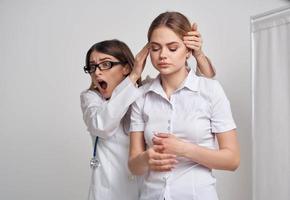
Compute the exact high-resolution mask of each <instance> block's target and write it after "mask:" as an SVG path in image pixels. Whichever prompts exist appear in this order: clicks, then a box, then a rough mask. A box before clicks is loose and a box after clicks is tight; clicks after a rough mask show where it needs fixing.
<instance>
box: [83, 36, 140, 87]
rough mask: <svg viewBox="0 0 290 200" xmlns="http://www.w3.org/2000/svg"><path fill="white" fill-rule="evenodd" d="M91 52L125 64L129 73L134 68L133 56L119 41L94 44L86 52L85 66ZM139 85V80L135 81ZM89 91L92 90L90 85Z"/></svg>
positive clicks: (88, 62) (87, 63) (88, 61)
mask: <svg viewBox="0 0 290 200" xmlns="http://www.w3.org/2000/svg"><path fill="white" fill-rule="evenodd" d="M93 51H97V52H100V53H104V54H108V55H111V56H114V57H115V58H116V59H117V60H119V61H120V62H126V63H127V64H128V66H129V68H130V71H131V70H132V69H133V67H134V56H133V54H132V52H131V50H130V49H129V47H128V46H127V45H126V44H125V43H124V42H122V41H120V40H116V39H113V40H104V41H101V42H98V43H96V44H94V45H93V46H92V47H91V48H90V49H89V50H88V52H87V55H86V66H88V65H89V64H90V56H91V53H92V52H93ZM140 83H141V79H139V80H138V81H137V84H138V85H140ZM90 89H93V87H92V85H91V87H90Z"/></svg>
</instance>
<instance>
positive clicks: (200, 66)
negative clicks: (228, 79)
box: [183, 23, 216, 78]
mask: <svg viewBox="0 0 290 200" xmlns="http://www.w3.org/2000/svg"><path fill="white" fill-rule="evenodd" d="M183 41H184V44H185V45H186V46H187V47H188V48H189V49H191V50H192V55H193V56H194V58H195V59H196V63H197V69H196V73H197V74H198V75H203V76H205V77H207V78H213V77H214V76H215V74H216V72H215V69H214V67H213V66H212V64H211V62H210V60H209V58H208V57H207V56H206V55H205V54H204V52H203V51H202V43H203V41H202V37H201V34H200V32H199V31H198V30H197V24H196V23H194V24H193V25H192V30H191V31H189V32H188V33H187V34H186V35H185V36H184V37H183Z"/></svg>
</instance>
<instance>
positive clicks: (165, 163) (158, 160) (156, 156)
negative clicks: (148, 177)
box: [146, 148, 177, 172]
mask: <svg viewBox="0 0 290 200" xmlns="http://www.w3.org/2000/svg"><path fill="white" fill-rule="evenodd" d="M146 153H147V160H148V166H149V170H152V171H159V172H164V171H170V170H172V169H173V168H174V165H176V164H177V160H176V156H175V155H172V154H165V153H158V152H156V151H155V150H154V148H149V149H148V150H147V151H146Z"/></svg>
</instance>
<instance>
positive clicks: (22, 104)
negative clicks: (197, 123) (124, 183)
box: [0, 0, 289, 200]
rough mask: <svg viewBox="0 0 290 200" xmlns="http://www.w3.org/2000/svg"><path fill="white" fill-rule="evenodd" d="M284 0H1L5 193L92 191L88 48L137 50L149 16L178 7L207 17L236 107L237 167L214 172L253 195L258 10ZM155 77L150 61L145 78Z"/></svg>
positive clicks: (237, 192)
mask: <svg viewBox="0 0 290 200" xmlns="http://www.w3.org/2000/svg"><path fill="white" fill-rule="evenodd" d="M288 4H289V3H288V2H287V1H283V0H263V1H261V0H244V1H230V0H220V1H209V0H206V1H205V0H203V1H202V0H196V1H189V0H184V1H180V0H169V1H162V0H147V1H133V0H123V1H112V0H106V1H93V0H87V1H69V0H63V1H45V0H41V1H36V0H35V1H33V0H28V1H8V0H0V65H1V66H0V98H1V99H0V101H1V103H0V134H1V135H0V136H1V139H0V199H13V200H14V199H29V200H36V199H37V200H38V199H42V200H46V199H47V200H48V199H49V200H51V199H71V200H79V199H85V198H86V197H87V191H88V186H89V182H90V169H89V166H88V162H89V159H90V156H91V154H92V153H91V152H92V145H91V140H90V137H89V134H88V133H87V132H86V129H85V126H84V124H83V121H82V116H81V110H80V107H79V93H80V92H81V91H82V90H84V89H85V88H87V87H88V85H89V77H88V76H87V75H85V74H84V73H83V72H82V67H81V66H82V65H84V57H85V53H86V51H87V49H88V48H89V47H90V46H91V45H92V44H93V43H95V42H98V41H100V40H104V39H113V38H118V39H120V40H123V41H125V42H126V43H127V44H128V45H129V46H130V47H131V49H132V51H133V52H134V54H136V53H137V52H138V51H139V49H141V48H142V46H143V45H144V44H145V43H146V33H147V29H148V27H149V24H150V22H151V21H152V20H153V19H154V18H155V17H156V16H157V15H158V14H159V13H161V12H164V11H167V10H175V11H180V12H182V13H184V14H185V15H186V16H187V17H188V18H190V19H191V21H195V22H197V23H198V24H199V28H200V32H201V33H202V35H203V38H204V51H205V52H206V53H207V55H208V56H209V57H210V58H211V60H212V62H213V63H214V65H215V66H216V69H217V73H218V75H217V77H216V78H217V79H218V80H219V81H220V82H221V83H222V85H223V87H224V89H225V91H226V93H227V95H228V97H229V99H230V101H231V105H232V110H233V114H234V118H235V120H236V122H237V125H238V132H239V141H240V145H241V156H242V157H241V166H240V168H239V169H238V170H237V171H236V172H234V173H233V172H223V171H218V172H215V173H216V176H217V178H218V183H217V184H218V186H217V187H218V193H219V196H220V199H223V200H231V199H235V200H248V199H251V195H252V183H251V178H252V171H251V159H252V158H251V66H250V16H252V15H256V14H259V13H262V12H265V11H268V10H272V9H276V8H279V7H282V6H285V5H288ZM147 74H150V75H151V76H154V75H156V71H155V70H154V69H153V67H152V66H151V65H150V61H149V60H148V62H147V65H146V69H145V72H144V76H145V75H147Z"/></svg>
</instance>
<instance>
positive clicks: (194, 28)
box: [191, 23, 197, 31]
mask: <svg viewBox="0 0 290 200" xmlns="http://www.w3.org/2000/svg"><path fill="white" fill-rule="evenodd" d="M191 30H193V31H196V30H197V23H193V24H192V26H191Z"/></svg>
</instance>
